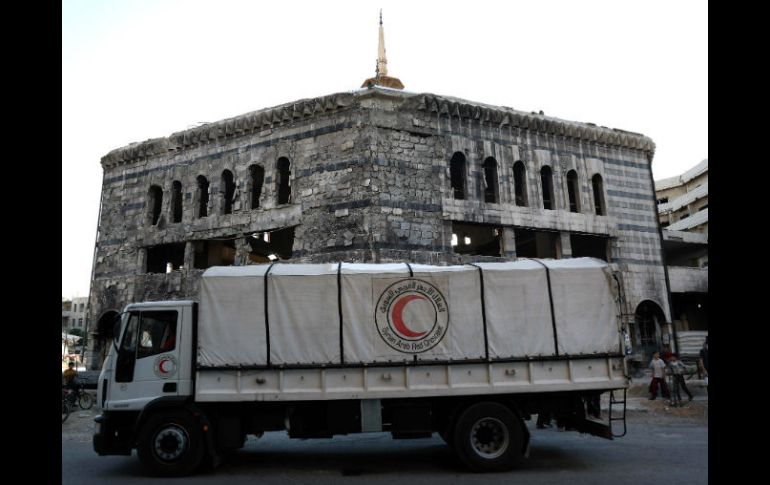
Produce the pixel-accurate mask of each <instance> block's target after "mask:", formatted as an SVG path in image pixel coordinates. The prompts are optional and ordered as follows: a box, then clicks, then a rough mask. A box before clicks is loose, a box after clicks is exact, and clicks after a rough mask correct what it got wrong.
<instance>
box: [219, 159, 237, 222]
mask: <svg viewBox="0 0 770 485" xmlns="http://www.w3.org/2000/svg"><path fill="white" fill-rule="evenodd" d="M221 192H222V197H223V201H224V204H223V206H224V207H223V210H222V213H223V214H232V213H233V196H234V195H235V182H233V173H232V172H231V171H229V170H225V171H224V172H222V189H221Z"/></svg>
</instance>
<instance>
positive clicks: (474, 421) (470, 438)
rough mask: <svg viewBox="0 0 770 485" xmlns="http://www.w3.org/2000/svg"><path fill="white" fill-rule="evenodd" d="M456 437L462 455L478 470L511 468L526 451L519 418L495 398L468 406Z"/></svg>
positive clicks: (465, 460) (461, 418) (466, 461)
mask: <svg viewBox="0 0 770 485" xmlns="http://www.w3.org/2000/svg"><path fill="white" fill-rule="evenodd" d="M453 438H454V439H453V441H454V448H455V452H456V453H457V455H458V457H459V458H460V460H462V462H463V463H465V464H466V465H467V466H468V467H469V468H470V469H472V470H474V471H482V472H483V471H501V470H509V469H511V468H513V466H514V465H515V464H516V462H517V461H518V459H519V458H520V457H521V456H522V455H523V444H524V433H523V430H522V428H521V423H520V420H519V418H518V417H517V416H516V414H514V413H513V411H511V410H510V409H508V408H507V407H505V406H503V405H502V404H498V403H495V402H481V403H477V404H474V405H472V406H471V407H469V408H468V409H466V410H465V411H464V412H463V413H462V414H461V415H460V417H459V418H458V420H457V425H456V426H455V432H454V436H453Z"/></svg>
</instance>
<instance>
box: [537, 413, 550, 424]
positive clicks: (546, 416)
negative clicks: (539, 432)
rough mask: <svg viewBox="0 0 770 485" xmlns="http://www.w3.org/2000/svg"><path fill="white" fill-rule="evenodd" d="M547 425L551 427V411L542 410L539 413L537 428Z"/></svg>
mask: <svg viewBox="0 0 770 485" xmlns="http://www.w3.org/2000/svg"><path fill="white" fill-rule="evenodd" d="M546 426H547V427H549V428H550V427H551V411H547V410H541V412H539V413H538V414H537V428H538V429H543V428H545V427H546Z"/></svg>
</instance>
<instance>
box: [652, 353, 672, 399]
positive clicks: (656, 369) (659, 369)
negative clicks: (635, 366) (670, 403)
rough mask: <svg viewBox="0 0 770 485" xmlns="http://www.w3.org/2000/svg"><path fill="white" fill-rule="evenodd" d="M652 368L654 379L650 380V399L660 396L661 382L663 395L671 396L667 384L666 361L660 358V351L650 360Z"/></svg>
mask: <svg viewBox="0 0 770 485" xmlns="http://www.w3.org/2000/svg"><path fill="white" fill-rule="evenodd" d="M650 369H652V381H650V398H649V399H650V401H654V400H655V398H656V397H657V396H658V384H660V387H661V390H662V392H663V397H665V398H667V399H668V398H670V395H669V393H668V386H667V385H666V363H665V362H663V359H661V358H660V352H655V353H654V354H652V361H651V362H650Z"/></svg>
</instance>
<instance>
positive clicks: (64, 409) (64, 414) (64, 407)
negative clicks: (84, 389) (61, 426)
mask: <svg viewBox="0 0 770 485" xmlns="http://www.w3.org/2000/svg"><path fill="white" fill-rule="evenodd" d="M69 416H70V405H69V404H68V403H67V393H66V392H65V390H64V389H62V391H61V422H62V423H63V422H65V421H67V418H68V417H69Z"/></svg>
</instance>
